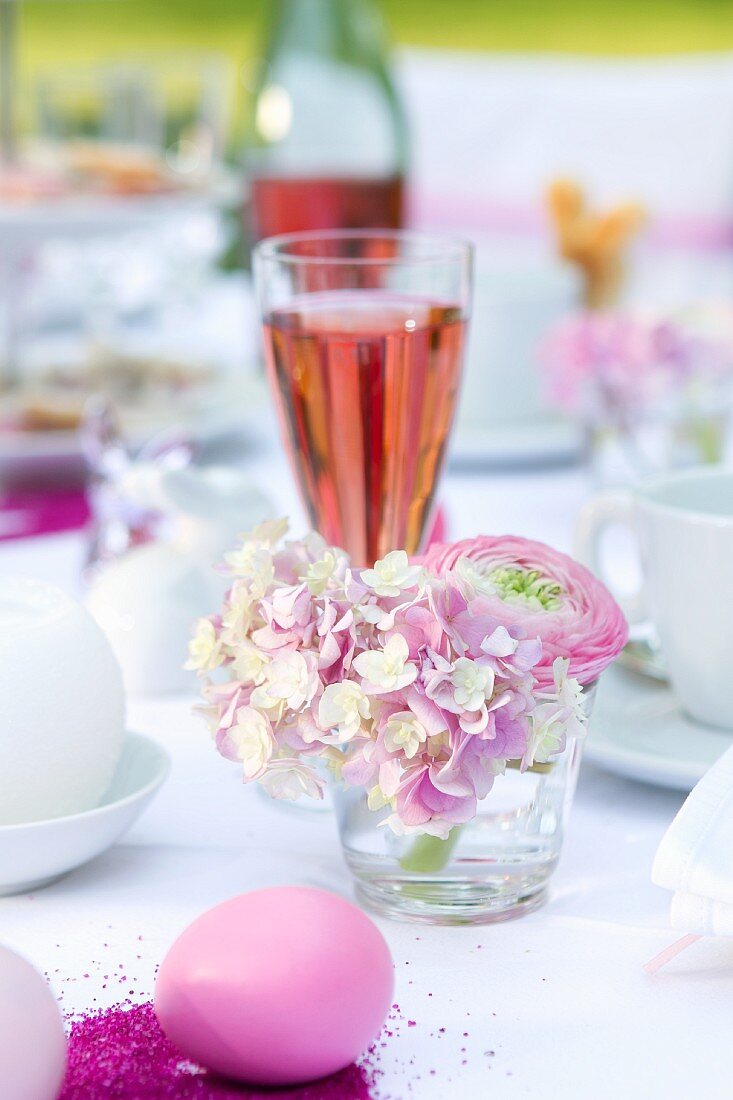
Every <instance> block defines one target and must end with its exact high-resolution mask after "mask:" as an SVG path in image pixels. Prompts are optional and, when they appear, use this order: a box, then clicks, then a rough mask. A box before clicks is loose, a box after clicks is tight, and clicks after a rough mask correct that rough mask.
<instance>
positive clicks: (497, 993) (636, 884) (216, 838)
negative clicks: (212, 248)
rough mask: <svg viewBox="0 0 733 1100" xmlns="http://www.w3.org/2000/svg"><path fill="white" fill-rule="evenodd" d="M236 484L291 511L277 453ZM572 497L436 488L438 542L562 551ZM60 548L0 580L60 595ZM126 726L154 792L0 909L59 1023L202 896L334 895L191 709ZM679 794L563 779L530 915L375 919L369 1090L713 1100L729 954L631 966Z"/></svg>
mask: <svg viewBox="0 0 733 1100" xmlns="http://www.w3.org/2000/svg"><path fill="white" fill-rule="evenodd" d="M253 471H254V472H255V473H256V474H257V476H259V477H260V478H261V479H262V482H263V485H265V486H266V487H267V488H269V490H270V491H271V492H272V493H273V494H274V495H275V496H276V497H277V498H278V500H279V502H280V503H281V505H282V507H283V508H291V507H293V497H292V491H291V489H290V486H289V480H288V478H287V475H286V473H285V470H284V467H283V465H282V463H281V462H280V461H279V460H277V459H272V457H271V456H266V457H263V458H262V459H261V460H259V461H258V462H257V463H256V464H254V465H253ZM585 493H586V486H585V483H584V481H583V478H582V476H581V474H580V473H578V472H567V471H565V472H554V473H547V474H521V475H520V474H511V473H507V474H504V475H498V474H497V475H492V476H491V477H487V476H468V475H464V476H461V477H460V478H459V477H455V476H454V477H449V478H448V479H447V481H446V483H445V490H444V494H443V495H444V498H445V499H446V500H447V501H448V502H449V516H450V524H451V534H453V535H455V536H456V537H458V536H462V535H466V534H471V533H476V532H477V530H478V529H479V528H482V529H483V530H485V531H487V532H492V531H493V532H500V531H513V532H516V533H518V534H524V535H529V536H533V537H539V538H543V539H545V540H546V541H549V542H553V543H554V544H555V545H557V546H559V547H560V548H565V549H569V548H570V544H571V537H572V524H573V517H574V515H575V513H576V511H577V507H578V506H579V504H580V503H581V501H582V499H583V497H584V495H585ZM81 549H82V547H81V541H80V539H78V538H77V537H72V536H64V537H53V538H48V539H38V540H35V541H33V542H26V543H22V542H16V543H6V544H4V545H2V547H0V574H2V573H5V572H21V571H22V572H23V573H26V574H32V575H37V576H42V577H45V578H48V579H49V580H54V581H56V582H58V583H60V584H62V585H64V586H65V587H67V588H69V589H71V590H73V589H74V588H75V587H76V586H77V585H78V566H79V562H80V559H81ZM129 726H130V728H131V729H137V730H140V731H141V732H143V733H146V734H149V735H150V736H152V737H155V738H157V739H158V740H159V741H160V742H162V743H163V744H164V745H165V746H166V748H167V749H168V751H169V752H170V754H171V756H172V758H173V771H172V775H171V778H170V780H169V781H168V783H167V785H166V786H165V788H164V789H163V790H162V792H161V793H160V795H159V796H158V798H157V800H156V801H155V802H154V803H153V805H152V806H151V807H150V809H149V810H148V811H147V812H146V813H145V815H144V816H143V817H142V818H141V819H140V820H139V822H138V823H137V824H136V825H135V827H134V828H133V829H132V830H131V832H130V833H129V834H128V836H127V837H126V838H125V840H124V841H123V842H122V843H121V844H119V845H117V846H116V847H114V848H113V849H111V850H110V851H109V852H107V853H106V854H105V855H103V856H102V857H100V858H99V859H97V860H96V861H94V862H93V863H91V864H89V865H88V866H86V867H84V868H82V869H80V870H79V871H77V872H75V873H74V874H71V875H69V876H68V877H67V878H66V879H64V880H62V881H61V882H58V883H57V884H55V885H53V886H51V887H49V888H47V889H45V890H43V891H40V892H38V893H37V894H35V895H33V896H25V897H16V898H5V899H0V941H4V942H6V943H8V944H9V945H10V946H12V947H14V948H16V949H18V950H20V951H22V952H24V953H25V954H26V955H27V956H28V957H29V958H30V959H32V960H33V961H34V962H35V963H36V964H37V965H38V966H39V967H40V968H41V969H42V970H45V971H47V972H48V973H49V975H50V978H51V981H52V983H53V986H54V988H55V990H56V991H57V992H58V994H59V995H60V996H61V997H62V999H63V1003H64V1004H65V1005H66V1007H67V1008H69V1009H74V1010H81V1009H84V1008H86V1007H89V1006H91V1005H93V1004H97V1005H100V1004H111V1003H115V1002H117V1001H121V1000H124V999H125V998H128V997H129V998H130V999H131V1000H136V999H142V998H144V997H147V996H149V995H150V993H151V992H152V988H153V980H154V970H155V966H156V964H157V963H158V962H159V961H160V959H161V958H162V956H163V954H164V953H165V951H166V949H167V948H168V946H169V945H170V944H171V942H172V941H173V939H174V938H175V937H176V935H177V934H178V933H179V932H180V931H181V930H182V929H183V928H184V927H185V925H186V924H187V923H188V922H190V921H191V920H192V919H193V918H194V917H195V916H196V915H197V914H199V913H200V912H202V911H203V910H204V909H206V908H207V907H209V906H211V905H213V904H215V903H216V902H219V901H221V900H223V899H224V898H227V897H230V896H232V895H234V894H237V893H239V892H242V891H246V890H250V889H253V888H255V887H259V886H264V885H268V884H280V883H308V884H312V885H318V886H323V887H326V888H328V889H331V890H335V891H338V892H341V893H344V894H345V895H347V896H348V895H350V893H351V883H350V879H349V876H348V873H347V871H346V869H345V867H344V865H343V863H342V861H341V856H340V851H339V844H338V839H337V835H336V828H335V823H334V820H333V818H332V816H331V815H330V814H328V813H317V812H311V813H306V812H297V811H292V810H288V809H287V808H282V807H280V806H279V805H276V804H271V803H269V802H268V801H267V800H266V799H265V798H263V797H262V796H261V795H260V794H259V793H258V792H257V791H256V790H254V789H252V788H246V789H245V788H243V787H242V785H241V783H240V782H239V779H238V774H237V769H236V768H234V767H233V766H232V765H231V764H228V763H227V762H225V761H224V760H222V759H220V758H219V757H218V756H217V755H216V754H215V753H214V752H213V751H212V748H211V745H210V742H209V741H208V738H207V736H206V734H205V732H204V729H203V727H202V725H201V724H200V723H199V721H198V720H197V719H195V718H194V717H192V715H191V700H188V699H180V698H169V699H151V700H145V701H140V700H137V701H136V700H133V701H131V702H130V705H129ZM681 800H682V798H681V795H680V794H678V793H674V792H669V791H664V790H659V789H655V788H651V787H647V786H642V785H639V784H635V783H633V782H630V781H625V780H622V779H619V778H615V777H612V776H609V775H606V774H604V773H602V772H600V771H598V770H597V769H595V768H594V767H592V766H590V765H585V766H584V768H583V772H582V775H581V779H580V783H579V787H578V793H577V798H576V802H575V806H574V810H573V815H572V819H571V828H570V830H569V834H568V837H567V841H566V846H565V851H564V854H563V858H562V861H561V863H560V867H559V869H558V871H557V873H556V875H555V878H554V880H553V885H552V892H551V897H550V900H549V902H548V904H547V905H546V906H545V907H544V908H542V909H540V910H538V911H537V912H535V913H532V914H530V915H528V916H525V917H523V918H522V919H521V920H517V921H512V922H508V923H505V924H500V925H493V926H492V925H489V926H484V927H479V928H448V929H446V928H428V927H425V926H418V925H410V924H399V923H393V922H390V921H385V920H379V922H378V923H379V925H380V927H381V928H382V930H383V932H384V934H385V936H386V937H387V940H388V942H389V944H390V947H391V949H392V952H393V954H394V959H395V963H396V980H397V989H396V996H395V1003H396V1004H397V1005H399V1011H397V1010H395V1020H394V1022H393V1025H392V1026H391V1027H390V1030H391V1031H392V1035H391V1037H389V1038H388V1039H387V1040H386V1045H385V1046H384V1047H383V1048H381V1049H380V1051H379V1057H378V1060H379V1065H380V1068H381V1070H382V1071H383V1076H382V1078H381V1081H380V1084H379V1086H378V1095H379V1096H380V1097H390V1098H392V1100H411V1098H415V1100H446V1098H448V1097H452V1096H462V1097H466V1098H471V1100H473V1098H476V1100H483V1098H484V1097H492V1098H504V1097H507V1098H513V1097H524V1096H532V1097H537V1098H540V1100H548V1098H554V1097H558V1098H560V1097H561V1098H563V1100H606V1098H608V1100H611V1098H612V1100H617V1097H618V1096H619V1094H622V1095H624V1096H625V1097H627V1098H633V1100H656V1098H660V1100H661V1098H664V1100H675V1098H683V1097H685V1098H687V1097H690V1098H693V1097H705V1098H706V1100H717V1098H720V1100H723V1098H726V1100H728V1098H729V1097H730V1096H731V1094H732V1090H733V1086H731V1083H730V1071H729V1069H728V1066H727V1061H726V1056H727V1047H728V1042H729V1037H730V1033H731V1024H732V1023H733V943H731V942H730V941H701V942H699V943H698V944H696V945H695V946H693V947H692V948H690V949H689V950H688V951H687V952H686V953H685V954H683V955H681V956H680V957H679V958H678V959H677V960H676V961H675V962H674V963H673V964H671V965H670V966H669V967H667V968H666V970H664V971H662V972H661V973H660V974H659V975H658V976H656V977H654V978H651V977H649V976H648V975H647V974H645V973H644V971H643V969H642V967H643V964H644V963H645V962H646V961H647V960H648V959H649V958H651V957H652V956H653V955H654V954H655V953H656V952H658V951H659V950H661V949H662V948H663V947H664V946H666V945H667V944H668V943H669V942H670V941H671V940H672V939H673V938H674V934H673V933H672V932H671V931H670V929H669V926H668V908H669V897H668V896H667V894H666V893H665V892H664V891H662V890H659V889H657V888H655V887H653V886H652V885H651V883H650V881H649V871H650V866H651V860H652V856H653V853H654V851H655V848H656V846H657V844H658V842H659V840H660V838H661V836H662V834H663V832H664V830H665V828H666V826H667V825H668V823H669V822H670V821H671V819H672V816H673V815H674V813H675V812H676V810H677V809H678V807H679V805H680V803H681ZM408 1020H409V1021H414V1024H413V1025H412V1026H408V1022H407V1021H408ZM1 1093H2V1089H1V1088H0V1095H1Z"/></svg>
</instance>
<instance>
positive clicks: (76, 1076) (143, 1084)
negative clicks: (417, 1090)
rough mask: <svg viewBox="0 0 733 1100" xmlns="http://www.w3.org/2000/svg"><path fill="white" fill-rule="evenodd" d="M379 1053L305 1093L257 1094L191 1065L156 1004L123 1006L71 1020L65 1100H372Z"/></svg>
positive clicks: (293, 1090)
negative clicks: (163, 1026) (160, 1017)
mask: <svg viewBox="0 0 733 1100" xmlns="http://www.w3.org/2000/svg"><path fill="white" fill-rule="evenodd" d="M373 1055H374V1048H372V1049H371V1050H370V1051H369V1052H368V1053H367V1055H366V1058H365V1059H364V1060H363V1061H362V1064H361V1065H350V1066H347V1067H346V1069H343V1070H341V1072H340V1073H337V1074H334V1076H332V1077H328V1078H325V1079H324V1080H322V1081H315V1082H313V1083H312V1084H309V1085H304V1086H301V1087H298V1088H286V1089H277V1090H272V1089H265V1090H261V1089H251V1088H248V1087H245V1086H243V1085H235V1084H231V1083H229V1082H227V1081H222V1080H220V1079H217V1078H215V1077H212V1076H211V1075H210V1074H208V1073H206V1072H205V1071H204V1070H202V1069H201V1068H200V1067H199V1066H195V1065H193V1064H192V1063H191V1062H188V1061H186V1059H184V1058H183V1056H182V1055H181V1054H180V1052H179V1051H178V1050H177V1049H176V1047H174V1046H173V1044H172V1043H170V1042H169V1040H168V1039H167V1038H166V1037H165V1035H164V1034H163V1032H162V1031H161V1029H160V1026H159V1024H158V1021H157V1019H156V1016H155V1010H154V1008H153V1005H152V1003H151V1002H146V1003H144V1004H140V1005H134V1006H132V1007H127V1006H125V1007H123V1006H116V1007H114V1008H109V1009H105V1010H102V1011H98V1012H94V1013H91V1014H88V1015H86V1016H83V1017H81V1018H80V1019H76V1020H74V1021H73V1022H72V1025H71V1032H70V1035H69V1050H68V1068H67V1073H66V1079H65V1081H64V1086H63V1088H62V1090H61V1095H60V1097H59V1100H267V1098H269V1100H273V1098H274V1097H283V1098H288V1100H373V1098H374V1097H375V1096H376V1092H375V1086H376V1080H377V1078H378V1076H379V1070H378V1069H376V1067H375V1066H374V1064H373Z"/></svg>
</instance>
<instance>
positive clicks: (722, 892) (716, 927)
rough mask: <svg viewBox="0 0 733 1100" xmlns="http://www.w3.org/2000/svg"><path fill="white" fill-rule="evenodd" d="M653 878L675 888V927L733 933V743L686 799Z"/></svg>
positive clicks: (700, 932)
mask: <svg viewBox="0 0 733 1100" xmlns="http://www.w3.org/2000/svg"><path fill="white" fill-rule="evenodd" d="M652 881H653V882H654V883H656V885H657V886H664V887H666V888H667V889H668V890H673V891H674V898H673V899H672V914H671V920H672V927H673V928H678V929H680V930H681V931H683V932H688V933H692V934H694V935H697V936H712V935H717V936H733V746H732V747H731V748H729V749H728V750H727V751H726V752H725V753H723V755H722V756H721V757H720V759H719V760H718V761H717V763H715V764H714V765H713V766H712V768H711V769H710V771H709V772H707V773H706V774H705V775H704V776H703V778H702V779H701V780H700V782H699V783H698V784H697V786H696V787H695V788H694V790H693V791H692V792H691V793H690V794H689V795H688V797H687V799H686V800H685V802H684V803H683V805H682V808H681V809H680V811H679V813H678V814H677V816H676V817H675V819H674V821H673V822H672V824H671V825H670V827H669V829H668V830H667V832H666V833H665V835H664V837H663V839H662V843H661V844H660V845H659V848H658V850H657V854H656V856H655V859H654V864H653V867H652Z"/></svg>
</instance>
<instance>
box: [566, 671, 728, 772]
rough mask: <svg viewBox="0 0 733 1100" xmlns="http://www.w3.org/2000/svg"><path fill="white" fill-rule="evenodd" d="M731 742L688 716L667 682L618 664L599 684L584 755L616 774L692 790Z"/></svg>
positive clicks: (723, 732) (726, 736)
mask: <svg viewBox="0 0 733 1100" xmlns="http://www.w3.org/2000/svg"><path fill="white" fill-rule="evenodd" d="M732 743H733V734H730V733H726V732H725V731H721V730H714V729H710V728H709V727H708V726H702V725H700V724H699V723H697V722H694V721H693V720H692V718H689V717H688V716H687V715H686V714H685V712H684V711H683V710H682V708H681V706H680V704H679V701H678V699H677V698H676V696H675V695H674V693H673V691H672V689H671V688H670V687H669V685H668V684H664V683H661V682H655V681H654V680H652V679H650V678H649V677H648V676H640V675H637V674H635V673H633V672H627V671H626V670H624V669H622V668H619V667H618V666H614V667H613V668H610V669H608V671H607V672H604V674H603V676H602V677H601V680H600V683H599V685H598V694H597V696H596V700H595V704H594V707H593V714H592V716H591V721H590V732H589V734H588V740H587V743H586V747H585V755H586V757H587V759H588V760H591V761H592V762H593V763H594V764H597V765H598V766H599V767H602V768H605V769H606V770H607V771H610V772H615V773H616V774H617V775H624V776H627V777H628V778H629V779H639V780H641V781H642V782H644V783H652V784H654V786H657V787H673V788H674V789H675V790H680V791H690V790H692V788H693V787H694V786H695V784H696V783H697V782H698V780H699V779H702V777H703V775H704V774H705V772H706V771H707V770H708V768H709V767H710V766H711V765H712V764H714V763H715V761H716V760H717V759H718V757H719V756H721V755H722V754H723V753H724V752H725V750H726V749H727V748H729V747H730V745H731V744H732Z"/></svg>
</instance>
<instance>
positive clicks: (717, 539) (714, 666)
mask: <svg viewBox="0 0 733 1100" xmlns="http://www.w3.org/2000/svg"><path fill="white" fill-rule="evenodd" d="M615 523H623V524H627V525H629V526H630V527H632V528H633V530H634V531H635V532H636V534H637V536H638V538H639V542H640V546H641V559H642V569H643V576H644V583H643V590H642V591H640V592H638V593H637V594H636V595H634V596H632V597H623V596H618V597H617V598H618V600H619V603H620V604H621V606H622V608H623V610H624V611H625V612H626V615H627V617H628V619H629V621H630V622H631V623H632V624H634V623H639V622H641V621H643V620H644V619H645V618H647V617H649V618H651V620H652V621H653V623H654V624H655V626H656V629H657V631H658V633H659V638H660V641H661V645H662V650H663V652H664V658H665V661H666V664H667V667H668V669H669V675H670V679H671V680H672V684H673V686H674V688H675V690H676V692H677V694H678V695H679V697H680V700H681V702H682V705H683V706H684V708H685V709H686V710H687V711H688V713H689V714H690V715H692V717H693V718H695V719H696V720H697V721H700V722H703V723H705V724H706V725H710V726H718V727H720V728H722V729H733V470H726V469H723V468H722V467H719V466H717V467H716V466H708V467H700V468H695V469H690V470H686V471H680V472H677V473H669V474H664V475H660V476H657V477H655V478H652V479H650V480H648V481H644V482H642V483H641V484H640V485H639V486H637V488H636V489H635V490H634V491H632V492H615V493H607V494H603V495H602V496H599V497H596V498H595V499H594V500H592V501H590V503H589V504H588V505H587V506H586V507H585V508H584V510H583V512H582V513H581V516H580V520H579V523H578V532H577V539H578V545H577V552H578V556H579V557H580V558H581V560H584V561H585V562H587V564H588V565H589V566H590V567H591V569H593V570H594V572H596V573H597V574H598V575H599V576H603V570H602V567H601V564H600V554H599V549H600V541H601V536H602V534H603V531H604V529H605V528H606V527H608V526H609V525H610V524H615Z"/></svg>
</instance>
